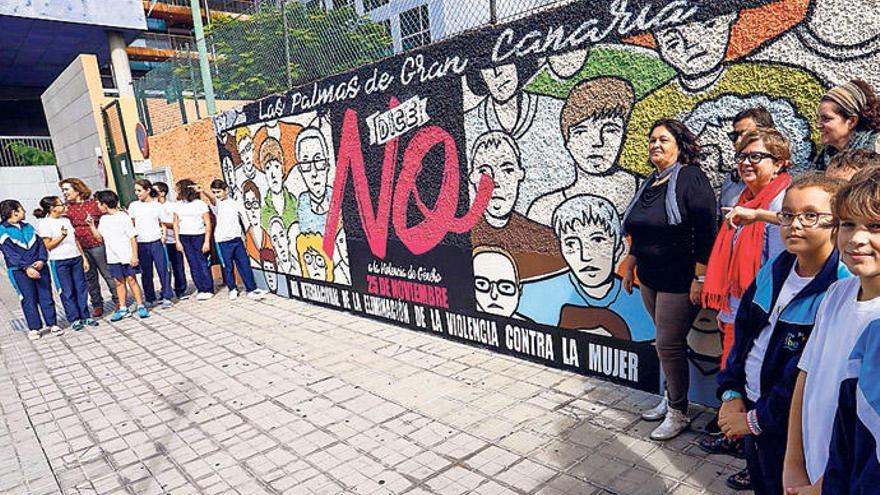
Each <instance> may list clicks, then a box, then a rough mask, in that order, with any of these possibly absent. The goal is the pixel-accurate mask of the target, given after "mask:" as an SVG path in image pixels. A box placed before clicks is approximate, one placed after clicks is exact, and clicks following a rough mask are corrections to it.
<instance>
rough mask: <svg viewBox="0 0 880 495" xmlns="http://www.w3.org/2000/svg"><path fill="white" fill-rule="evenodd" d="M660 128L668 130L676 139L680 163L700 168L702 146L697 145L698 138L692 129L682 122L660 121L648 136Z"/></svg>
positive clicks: (653, 126)
mask: <svg viewBox="0 0 880 495" xmlns="http://www.w3.org/2000/svg"><path fill="white" fill-rule="evenodd" d="M658 127H664V128H666V130H667V131H669V134H672V137H673V138H675V144H676V145H678V163H680V164H682V165H696V166H697V167H699V166H700V145H699V144H697V136H694V133H693V132H691V131H690V129H688V128H687V127H686V126H685V125H684V124H682V123H681V121H678V120H675V119H660V120H658V121H656V122H654V125H652V126H651V130H650V131H648V136H650V135H651V134H652V133H653V132H654V129H656V128H658Z"/></svg>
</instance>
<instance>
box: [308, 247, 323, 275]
mask: <svg viewBox="0 0 880 495" xmlns="http://www.w3.org/2000/svg"><path fill="white" fill-rule="evenodd" d="M303 263H305V265H306V272H307V275H308V277H309V278H312V279H316V280H327V261H326V260H325V259H324V256H322V255H321V253H319V252H318V251H317V250H315V249H314V248H309V249H307V250H306V252H305V253H303Z"/></svg>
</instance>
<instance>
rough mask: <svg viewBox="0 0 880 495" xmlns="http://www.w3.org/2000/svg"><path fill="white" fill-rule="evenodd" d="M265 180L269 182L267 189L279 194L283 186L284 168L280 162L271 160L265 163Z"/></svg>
mask: <svg viewBox="0 0 880 495" xmlns="http://www.w3.org/2000/svg"><path fill="white" fill-rule="evenodd" d="M265 168H266V179H267V180H268V182H269V189H270V190H271V191H272V192H273V193H275V194H280V193H281V186H283V185H284V167H282V166H281V162H279V161H278V160H275V159H272V160H269V161H267V162H266V166H265Z"/></svg>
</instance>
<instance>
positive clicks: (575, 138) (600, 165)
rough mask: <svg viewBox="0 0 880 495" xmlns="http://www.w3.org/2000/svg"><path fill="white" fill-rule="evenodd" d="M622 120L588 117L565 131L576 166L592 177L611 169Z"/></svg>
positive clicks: (621, 136)
mask: <svg viewBox="0 0 880 495" xmlns="http://www.w3.org/2000/svg"><path fill="white" fill-rule="evenodd" d="M623 129H624V123H623V118H622V117H620V116H610V117H591V118H588V119H586V120H583V121H581V122H578V123H577V124H575V125H573V126H571V127H570V128H569V129H568V141H567V142H566V146H567V147H568V152H569V153H571V156H572V158H574V161H575V162H576V163H577V165H578V167H579V168H580V169H581V170H583V171H584V172H586V173H588V174H591V175H599V174H603V173H605V172H607V171H608V170H610V169H611V167H613V166H614V162H615V161H616V160H617V153H618V152H619V151H620V145H621V144H622V143H623Z"/></svg>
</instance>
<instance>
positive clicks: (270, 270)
mask: <svg viewBox="0 0 880 495" xmlns="http://www.w3.org/2000/svg"><path fill="white" fill-rule="evenodd" d="M275 269H276V268H275V264H274V263H272V262H271V261H269V260H263V270H264V271H263V275H264V276H265V277H266V285H267V286H268V287H269V291H270V292H272V293H275V292H278V276H277V275H276V274H275Z"/></svg>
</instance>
